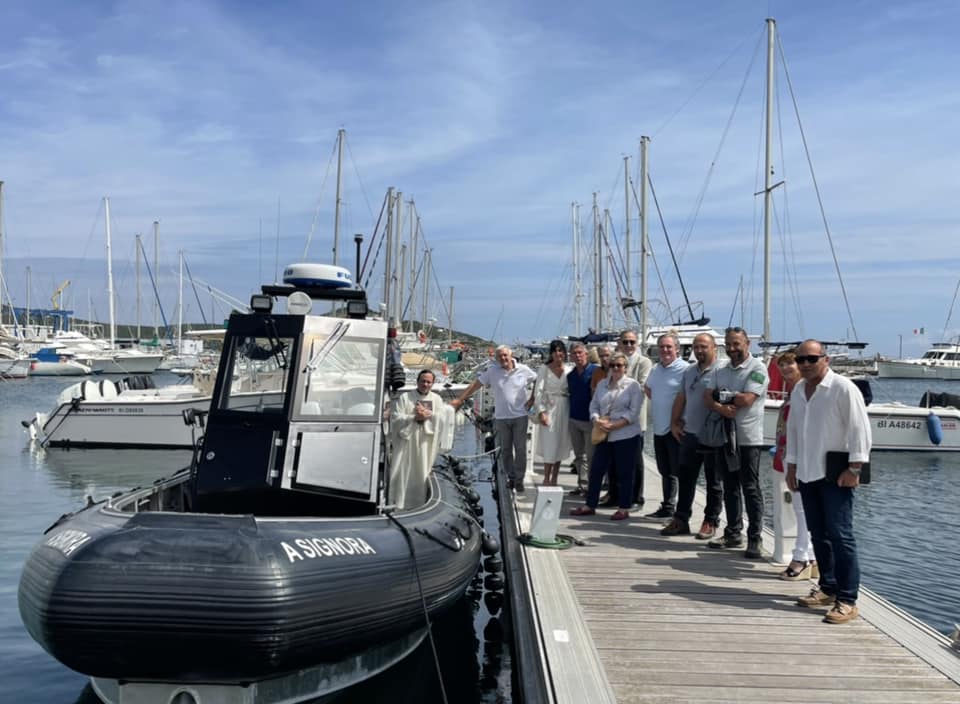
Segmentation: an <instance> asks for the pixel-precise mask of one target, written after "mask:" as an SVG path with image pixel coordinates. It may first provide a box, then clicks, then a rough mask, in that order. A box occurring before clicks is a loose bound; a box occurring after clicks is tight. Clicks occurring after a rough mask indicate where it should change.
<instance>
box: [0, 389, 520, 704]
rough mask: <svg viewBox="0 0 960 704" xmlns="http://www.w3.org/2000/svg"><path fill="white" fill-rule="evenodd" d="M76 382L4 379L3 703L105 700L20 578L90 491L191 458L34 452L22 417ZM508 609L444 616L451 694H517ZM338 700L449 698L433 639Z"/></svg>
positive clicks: (466, 609)
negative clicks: (30, 605)
mask: <svg viewBox="0 0 960 704" xmlns="http://www.w3.org/2000/svg"><path fill="white" fill-rule="evenodd" d="M156 381H157V383H158V384H168V383H176V377H174V376H170V375H161V374H158V375H156ZM71 383H73V382H72V381H69V380H65V379H52V378H47V379H43V378H36V379H25V380H18V381H0V701H37V702H48V703H50V704H65V703H67V702H71V703H76V704H81V703H82V704H94V702H98V701H99V700H98V699H97V697H96V695H94V694H93V691H92V690H91V689H90V687H89V686H88V685H87V679H86V677H84V676H83V675H80V674H78V673H76V672H73V671H71V670H68V669H67V668H65V667H64V666H62V665H61V664H60V663H58V662H57V661H56V660H54V659H53V658H52V657H50V656H49V655H48V654H47V653H46V652H45V651H44V650H43V649H42V648H41V647H40V646H39V645H37V644H36V643H35V642H34V641H33V639H31V638H30V636H29V635H28V634H27V632H26V630H24V628H23V625H22V624H21V622H20V615H19V611H18V609H17V584H18V582H19V579H20V571H21V569H22V566H23V563H24V560H25V559H26V557H27V555H28V554H29V552H30V550H31V549H32V548H33V546H34V544H35V543H36V542H37V541H38V540H39V539H40V536H41V534H42V533H43V531H44V530H45V529H46V528H47V527H48V526H50V525H51V524H52V523H53V521H54V520H55V519H56V518H57V517H59V516H60V515H61V514H63V513H67V512H69V511H74V510H76V509H77V508H79V507H81V506H82V505H83V504H84V502H85V501H86V497H87V496H92V497H94V498H96V499H100V498H103V497H104V496H107V495H109V494H112V493H114V492H116V491H120V490H125V489H129V488H130V487H134V486H141V485H143V484H146V483H150V482H152V481H153V480H154V479H156V478H158V477H161V476H166V475H168V474H171V473H172V472H173V471H175V470H177V469H179V468H181V467H184V466H186V465H187V464H189V461H190V453H189V452H186V451H156V450H151V451H137V450H70V451H64V450H49V451H46V452H43V451H36V450H34V449H31V448H30V447H29V444H28V437H27V434H26V430H25V429H24V428H23V427H22V426H21V425H20V421H21V420H23V419H28V418H31V417H32V416H33V414H34V413H35V412H37V411H43V412H47V411H49V410H50V408H51V407H52V405H53V402H54V400H55V398H56V396H57V394H59V392H60V391H61V390H62V389H64V388H66V387H67V386H69V385H70V384H71ZM454 453H455V454H459V455H462V456H467V455H473V454H476V453H477V449H476V438H475V436H474V433H473V432H472V430H471V429H470V428H469V427H468V428H467V429H465V431H463V432H461V434H460V435H459V436H458V439H457V446H456V447H455V448H454ZM473 465H474V470H475V473H476V475H477V479H478V481H477V484H476V487H477V490H478V491H479V493H480V495H481V497H482V504H483V506H484V518H485V521H486V528H487V530H488V531H490V532H492V533H494V534H498V533H499V528H498V526H497V524H496V508H495V505H494V502H493V499H492V498H491V496H490V484H489V481H488V480H489V477H490V462H489V460H481V461H477V462H475V463H473ZM485 480H487V481H485ZM501 616H502V613H499V612H498V613H497V614H496V615H491V613H490V610H488V608H487V606H486V605H485V604H484V602H483V600H482V599H481V600H476V599H474V600H471V599H468V598H465V599H464V600H463V601H462V603H461V604H459V606H458V608H455V609H453V610H452V612H451V613H450V614H448V615H447V616H445V617H444V618H443V619H442V620H440V621H437V622H436V623H435V628H434V631H435V638H436V644H437V650H438V652H439V662H440V668H441V670H442V672H443V680H444V687H445V689H446V695H447V699H448V701H450V702H458V703H460V702H463V703H467V704H471V703H477V704H480V703H487V702H491V703H492V702H509V701H510V691H511V664H510V652H509V648H508V646H507V645H506V644H505V643H502V642H500V641H497V640H492V641H487V640H485V637H484V631H485V630H486V631H487V633H490V632H491V630H490V629H488V625H489V624H490V622H491V620H496V621H498V620H499V617H501ZM493 630H496V627H494V629H493ZM335 701H337V702H364V703H367V702H390V703H391V704H397V703H405V702H410V704H413V702H417V703H420V702H424V703H426V704H439V703H440V702H442V701H443V699H442V696H441V693H440V687H439V685H438V678H437V674H436V665H435V662H434V659H433V654H432V651H431V649H430V647H429V644H428V643H427V642H426V641H425V642H424V643H423V645H422V646H421V647H420V648H419V649H418V650H417V651H416V652H415V653H413V654H412V655H411V656H410V657H409V658H407V659H406V660H404V661H403V663H401V664H400V665H398V666H397V667H395V668H393V669H391V670H389V671H387V672H385V673H383V674H382V675H380V676H378V677H376V678H374V679H372V680H370V681H368V682H365V683H363V684H362V685H359V686H358V687H355V688H353V689H351V690H348V691H346V692H344V693H343V694H341V695H340V696H338V697H337V698H336V700H335Z"/></svg>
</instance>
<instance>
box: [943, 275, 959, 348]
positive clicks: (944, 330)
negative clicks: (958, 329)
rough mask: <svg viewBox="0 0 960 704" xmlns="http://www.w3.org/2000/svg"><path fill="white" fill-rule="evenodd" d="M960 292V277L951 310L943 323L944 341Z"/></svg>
mask: <svg viewBox="0 0 960 704" xmlns="http://www.w3.org/2000/svg"><path fill="white" fill-rule="evenodd" d="M958 293H960V279H958V280H957V287H956V288H955V289H954V290H953V300H952V301H950V310H948V311H947V320H946V322H945V323H944V324H943V335H941V336H940V340H941V341H942V342H945V341H946V338H947V329H948V328H949V327H950V319H951V318H952V317H953V306H954V304H955V303H956V302H957V294H958Z"/></svg>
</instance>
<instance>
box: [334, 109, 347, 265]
mask: <svg viewBox="0 0 960 704" xmlns="http://www.w3.org/2000/svg"><path fill="white" fill-rule="evenodd" d="M344 134H346V130H344V129H343V128H342V127H341V128H340V129H339V130H337V202H336V205H335V206H334V209H333V263H334V265H336V263H337V250H338V249H339V247H340V189H341V186H342V183H343V181H342V178H341V176H342V174H343V136H344Z"/></svg>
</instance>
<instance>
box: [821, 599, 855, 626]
mask: <svg viewBox="0 0 960 704" xmlns="http://www.w3.org/2000/svg"><path fill="white" fill-rule="evenodd" d="M859 613H860V610H859V609H858V608H857V605H856V604H848V603H846V602H844V601H838V602H837V603H835V604H834V605H833V608H832V609H830V610H829V611H828V612H827V615H826V616H824V617H823V622H824V623H846V622H847V621H852V620H853V619H855V618H856V617H857V615H858V614H859Z"/></svg>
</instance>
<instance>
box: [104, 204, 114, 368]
mask: <svg viewBox="0 0 960 704" xmlns="http://www.w3.org/2000/svg"><path fill="white" fill-rule="evenodd" d="M103 218H104V220H105V221H106V227H107V307H108V308H109V309H110V349H111V350H112V349H114V348H115V347H116V344H117V320H116V311H115V310H114V308H113V303H114V302H113V245H112V243H111V241H110V199H109V198H107V197H106V196H104V197H103Z"/></svg>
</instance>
